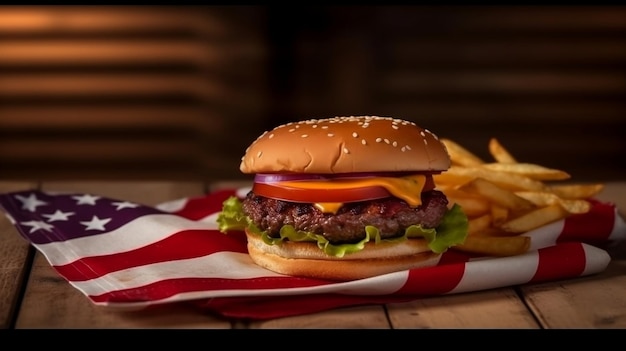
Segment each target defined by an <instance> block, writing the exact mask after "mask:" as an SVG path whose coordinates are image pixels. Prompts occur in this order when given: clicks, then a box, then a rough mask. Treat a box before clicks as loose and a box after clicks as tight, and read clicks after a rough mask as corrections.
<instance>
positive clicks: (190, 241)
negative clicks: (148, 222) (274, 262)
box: [54, 230, 248, 281]
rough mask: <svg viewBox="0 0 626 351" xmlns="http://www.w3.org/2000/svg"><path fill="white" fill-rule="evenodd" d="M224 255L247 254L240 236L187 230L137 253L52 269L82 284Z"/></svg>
mask: <svg viewBox="0 0 626 351" xmlns="http://www.w3.org/2000/svg"><path fill="white" fill-rule="evenodd" d="M223 251H229V252H240V253H248V251H247V248H246V237H245V235H244V234H243V232H239V231H233V232H230V233H228V235H226V234H223V233H220V232H219V231H217V230H186V231H182V232H179V233H176V234H174V235H172V236H170V237H168V238H165V239H163V240H161V241H158V242H155V243H152V244H150V245H147V246H144V247H141V248H138V249H136V250H130V251H126V252H119V253H116V254H111V255H104V256H93V257H85V258H82V259H79V260H76V261H74V262H72V263H69V264H66V265H63V266H55V267H54V268H55V269H56V270H57V272H58V273H59V274H61V275H62V276H63V277H65V278H66V279H68V280H70V281H85V280H90V279H94V278H98V277H101V276H103V275H105V274H109V273H111V272H116V271H119V270H122V269H127V268H132V267H138V266H143V265H147V264H153V263H159V262H166V261H175V260H181V259H188V258H194V257H202V256H207V255H210V254H212V253H215V252H223Z"/></svg>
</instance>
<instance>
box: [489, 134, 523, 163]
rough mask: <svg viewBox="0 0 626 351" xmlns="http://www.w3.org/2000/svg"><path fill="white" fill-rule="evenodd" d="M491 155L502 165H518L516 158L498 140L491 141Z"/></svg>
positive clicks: (492, 139)
mask: <svg viewBox="0 0 626 351" xmlns="http://www.w3.org/2000/svg"><path fill="white" fill-rule="evenodd" d="M489 153H490V154H491V156H493V158H494V160H496V161H497V162H500V163H517V160H516V159H515V157H513V156H512V155H511V153H510V152H509V151H508V150H507V149H505V148H504V146H502V144H500V142H499V141H498V139H496V138H491V139H489Z"/></svg>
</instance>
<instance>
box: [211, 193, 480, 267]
mask: <svg viewBox="0 0 626 351" xmlns="http://www.w3.org/2000/svg"><path fill="white" fill-rule="evenodd" d="M217 223H218V228H219V230H220V231H221V232H222V233H227V232H228V231H230V230H244V229H246V228H248V230H249V231H251V232H253V233H257V234H258V235H261V238H262V239H263V241H264V242H265V243H266V244H268V245H280V243H281V242H283V241H284V240H290V241H311V242H316V243H317V246H318V247H319V248H320V249H321V250H322V251H324V252H325V253H326V254H327V255H330V256H336V257H343V256H344V255H346V254H350V253H354V252H357V251H360V250H362V249H363V248H364V247H365V243H367V242H369V241H371V240H373V242H375V243H379V242H381V241H385V242H397V241H402V240H407V239H408V238H418V237H422V238H424V239H425V240H426V241H427V242H428V247H429V248H430V249H431V250H432V251H433V252H436V253H443V252H445V251H446V250H448V248H450V247H452V246H455V245H458V244H462V243H463V242H464V241H465V238H466V237H467V229H468V220H467V216H466V215H465V213H464V212H463V210H462V208H461V206H459V205H458V204H454V205H453V206H452V208H450V209H449V210H448V211H447V212H446V214H445V215H444V218H443V219H442V221H441V224H440V225H439V226H438V227H437V228H436V229H432V228H422V227H421V226H420V225H412V226H410V227H408V228H407V229H406V230H405V232H404V235H403V236H400V237H396V238H392V239H382V238H381V236H380V231H379V230H378V228H376V227H374V226H366V227H365V238H363V240H361V241H359V242H356V243H349V244H332V243H330V242H329V241H328V240H327V239H326V238H324V236H322V235H319V234H315V233H311V232H305V231H301V230H296V229H295V228H294V227H293V226H292V225H285V226H283V227H282V228H281V229H280V237H279V238H272V237H270V236H269V235H268V234H267V232H263V231H261V230H260V229H259V228H257V227H256V226H255V225H254V224H253V223H252V222H251V220H250V219H249V218H248V217H247V216H246V215H245V214H244V213H243V210H242V206H241V201H240V200H239V199H238V198H237V197H234V196H231V197H230V198H228V199H227V200H226V201H224V203H223V208H222V212H220V214H219V215H218V217H217Z"/></svg>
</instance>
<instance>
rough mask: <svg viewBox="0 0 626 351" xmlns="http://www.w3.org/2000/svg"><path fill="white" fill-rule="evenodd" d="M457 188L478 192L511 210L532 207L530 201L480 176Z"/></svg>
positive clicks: (529, 208)
mask: <svg viewBox="0 0 626 351" xmlns="http://www.w3.org/2000/svg"><path fill="white" fill-rule="evenodd" d="M459 189H460V190H463V191H467V192H473V193H476V194H479V195H481V196H483V197H485V198H486V199H488V200H489V201H491V202H493V203H495V204H497V205H500V206H502V207H505V208H507V209H510V210H513V211H523V210H531V209H532V208H533V204H532V202H530V201H528V200H526V199H524V198H522V197H519V196H517V195H515V193H514V192H512V191H509V190H506V189H503V188H501V187H499V186H497V185H496V184H493V183H491V182H489V181H486V180H484V179H482V178H476V179H474V180H472V181H471V182H469V183H467V184H465V185H463V186H462V187H460V188H459Z"/></svg>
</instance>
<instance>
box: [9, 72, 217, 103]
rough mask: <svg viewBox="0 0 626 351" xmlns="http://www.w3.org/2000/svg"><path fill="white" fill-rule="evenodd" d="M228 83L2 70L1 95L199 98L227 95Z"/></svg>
mask: <svg viewBox="0 0 626 351" xmlns="http://www.w3.org/2000/svg"><path fill="white" fill-rule="evenodd" d="M226 89H227V87H226V86H225V85H224V84H223V83H221V82H218V81H216V80H210V79H206V78H205V77H203V76H200V75H192V74H179V73H175V74H168V73H138V74H124V73H121V74H120V73H115V74H94V73H91V74H86V73H74V74H60V73H51V74H31V73H23V74H3V75H2V79H0V95H2V96H4V97H33V96H48V97H50V96H53V97H67V96H72V97H73V98H78V97H80V98H93V97H95V96H103V95H104V96H133V97H147V96H151V95H152V96H154V95H157V96H161V95H166V94H167V95H174V96H179V95H183V94H184V95H189V96H191V97H194V98H197V99H215V100H221V99H228V98H229V96H228V94H227V91H226Z"/></svg>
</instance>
